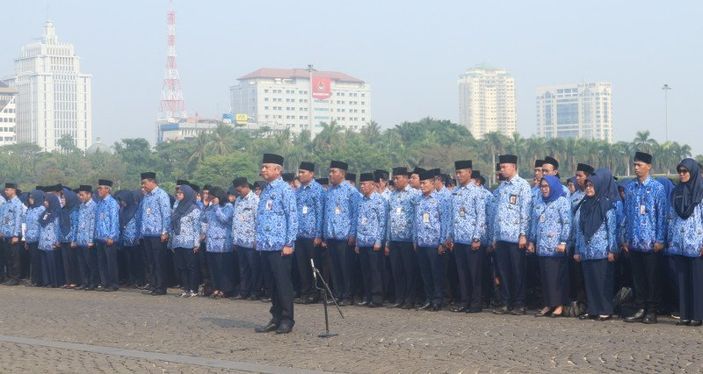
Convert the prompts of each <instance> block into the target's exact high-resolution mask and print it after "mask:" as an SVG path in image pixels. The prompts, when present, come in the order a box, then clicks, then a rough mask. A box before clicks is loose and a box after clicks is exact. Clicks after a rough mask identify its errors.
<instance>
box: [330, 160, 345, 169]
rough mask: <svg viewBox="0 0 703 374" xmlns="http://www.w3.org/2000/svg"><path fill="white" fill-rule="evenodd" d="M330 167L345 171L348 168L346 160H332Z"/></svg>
mask: <svg viewBox="0 0 703 374" xmlns="http://www.w3.org/2000/svg"><path fill="white" fill-rule="evenodd" d="M330 169H341V170H344V171H347V169H349V165H348V164H347V163H346V162H342V161H334V160H332V161H331V162H330Z"/></svg>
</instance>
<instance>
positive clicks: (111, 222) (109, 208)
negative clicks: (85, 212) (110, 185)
mask: <svg viewBox="0 0 703 374" xmlns="http://www.w3.org/2000/svg"><path fill="white" fill-rule="evenodd" d="M95 218H96V220H97V221H96V224H95V240H97V241H101V242H102V241H107V240H108V239H112V240H113V241H115V242H116V241H117V240H119V239H120V205H119V203H117V200H115V198H114V197H112V195H107V196H106V197H105V198H104V199H102V200H99V201H98V207H97V209H96V210H95Z"/></svg>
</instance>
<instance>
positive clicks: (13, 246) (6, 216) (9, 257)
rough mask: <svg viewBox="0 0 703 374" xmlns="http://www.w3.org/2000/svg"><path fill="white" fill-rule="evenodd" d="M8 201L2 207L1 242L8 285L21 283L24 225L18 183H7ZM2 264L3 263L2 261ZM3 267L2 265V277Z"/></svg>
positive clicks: (0, 217)
mask: <svg viewBox="0 0 703 374" xmlns="http://www.w3.org/2000/svg"><path fill="white" fill-rule="evenodd" d="M5 196H6V197H7V202H6V203H4V204H2V206H1V207H0V243H1V244H2V254H0V256H2V257H4V258H5V261H6V264H7V265H6V266H7V278H8V280H7V282H6V283H5V284H6V285H8V286H16V285H18V284H19V278H20V234H21V232H20V231H21V227H22V214H23V212H24V210H23V209H22V208H23V205H22V202H21V201H20V199H19V197H17V184H15V183H5ZM0 266H2V263H0ZM2 271H3V269H2V267H0V279H1V278H2V275H3V274H2V273H1V272H2Z"/></svg>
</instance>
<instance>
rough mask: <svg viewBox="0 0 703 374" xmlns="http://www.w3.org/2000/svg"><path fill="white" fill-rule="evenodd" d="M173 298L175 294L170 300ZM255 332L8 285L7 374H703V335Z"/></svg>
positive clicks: (633, 330) (367, 329) (130, 294)
mask: <svg viewBox="0 0 703 374" xmlns="http://www.w3.org/2000/svg"><path fill="white" fill-rule="evenodd" d="M172 292H175V291H174V290H172ZM295 311H296V320H297V323H296V326H295V330H294V332H293V333H292V334H289V335H285V336H277V335H275V334H263V335H262V334H255V333H254V332H253V328H254V326H255V325H256V324H259V323H263V322H266V321H267V320H268V319H269V315H268V305H267V304H264V303H261V302H258V301H231V300H210V299H203V298H192V299H179V298H177V297H175V296H173V295H169V296H161V297H151V296H145V295H142V294H140V293H138V292H136V291H120V292H114V293H97V292H85V291H73V290H58V289H56V290H50V289H37V288H28V287H22V286H20V287H6V286H0V372H3V373H6V372H23V373H26V372H72V373H75V372H91V373H93V372H95V373H97V372H110V373H112V372H153V373H157V372H158V373H164V372H168V373H171V372H189V373H190V372H195V373H200V372H267V371H268V372H283V371H287V370H286V368H287V369H291V368H293V369H302V371H305V370H317V371H331V372H355V373H370V372H373V373H401V372H402V373H408V372H418V373H429V372H432V373H442V372H449V373H458V372H464V373H472V372H540V371H561V372H604V371H618V372H703V358H701V354H702V353H703V329H702V328H693V327H677V326H674V325H673V321H671V320H667V319H663V321H662V322H660V323H659V324H658V325H652V326H647V325H643V324H634V325H632V324H625V323H623V322H621V321H608V322H595V321H578V320H576V319H567V318H559V319H545V318H540V319H537V318H534V317H532V316H530V315H528V316H519V317H516V316H496V315H493V314H491V313H481V314H478V315H464V314H461V315H458V314H454V313H450V312H437V313H432V312H419V311H404V310H395V309H385V308H382V309H367V308H361V307H353V306H352V307H345V308H344V313H345V316H346V317H347V318H346V319H344V320H342V319H340V318H339V316H338V315H336V314H331V321H332V323H333V331H334V332H337V333H339V336H337V337H334V338H331V339H327V340H323V339H320V338H318V337H317V334H318V333H320V332H321V331H322V329H323V324H322V306H320V305H307V306H299V305H296V310H295Z"/></svg>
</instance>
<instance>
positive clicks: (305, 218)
mask: <svg viewBox="0 0 703 374" xmlns="http://www.w3.org/2000/svg"><path fill="white" fill-rule="evenodd" d="M324 196H325V191H324V190H323V189H322V186H321V185H320V184H319V183H317V182H316V181H315V180H313V181H311V182H310V183H308V184H307V185H304V186H300V188H298V189H297V190H296V191H295V199H296V203H297V207H298V238H305V239H316V238H322V224H323V216H324V213H323V209H324V208H323V204H324Z"/></svg>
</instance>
